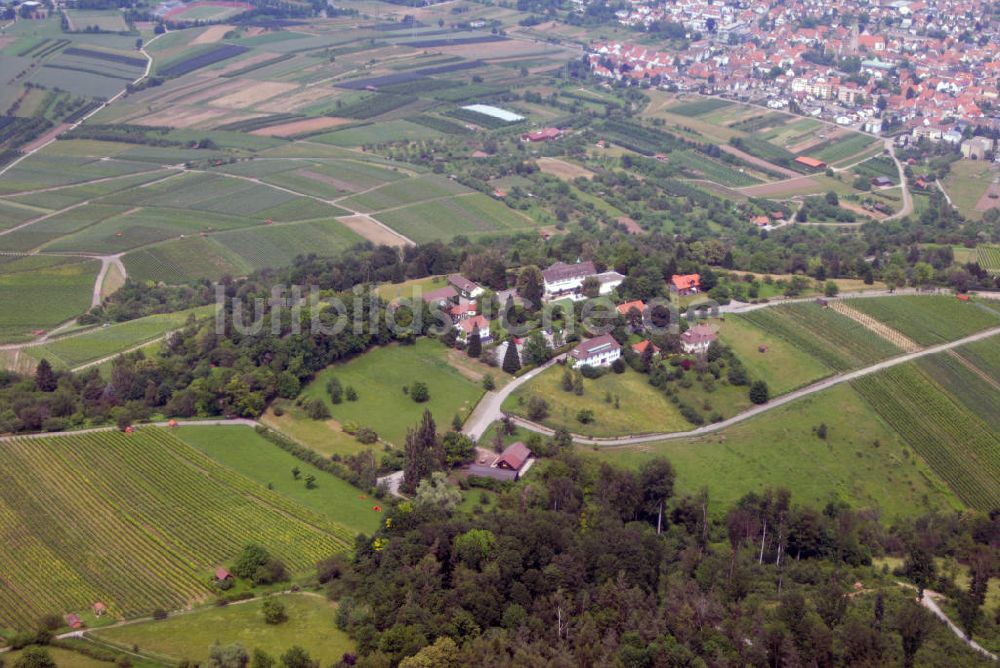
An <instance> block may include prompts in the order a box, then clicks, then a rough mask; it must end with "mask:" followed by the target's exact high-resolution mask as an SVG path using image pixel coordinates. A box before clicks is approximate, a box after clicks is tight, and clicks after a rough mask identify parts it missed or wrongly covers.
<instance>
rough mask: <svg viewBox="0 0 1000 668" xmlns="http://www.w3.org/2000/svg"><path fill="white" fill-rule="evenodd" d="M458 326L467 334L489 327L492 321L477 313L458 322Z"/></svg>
mask: <svg viewBox="0 0 1000 668" xmlns="http://www.w3.org/2000/svg"><path fill="white" fill-rule="evenodd" d="M458 326H459V327H460V328H461V329H462V331H463V332H465V333H466V334H471V333H472V332H473V331H476V332H478V331H479V330H482V329H489V328H490V321H489V320H487V319H486V318H484V317H483V316H481V315H476V316H473V317H471V318H468V319H466V320H463V321H462V322H460V323H458Z"/></svg>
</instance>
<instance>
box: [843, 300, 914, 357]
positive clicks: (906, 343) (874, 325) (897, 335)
mask: <svg viewBox="0 0 1000 668" xmlns="http://www.w3.org/2000/svg"><path fill="white" fill-rule="evenodd" d="M830 308H831V309H833V310H834V311H836V312H837V313H839V314H841V315H843V316H845V317H848V318H850V319H851V320H853V321H854V322H856V323H858V324H859V325H861V326H862V327H864V328H865V329H867V330H868V331H870V332H873V333H875V334H877V335H878V336H880V337H882V338H883V339H885V340H886V341H888V342H889V343H891V344H893V345H896V346H899V347H900V348H901V349H902V350H903V351H904V352H908V353H915V352H917V351H918V350H920V349H921V348H922V346H921V345H920V344H919V343H917V342H916V341H914V340H913V339H911V338H909V337H908V336H906V335H904V334H903V333H902V332H900V331H898V330H896V329H893V328H892V327H890V326H889V325H887V324H885V323H884V322H881V321H879V320H877V319H876V318H874V317H872V316H870V315H868V314H867V313H863V312H862V311H859V310H857V309H856V308H854V307H853V306H849V305H848V304H847V302H844V301H841V300H838V301H833V302H830Z"/></svg>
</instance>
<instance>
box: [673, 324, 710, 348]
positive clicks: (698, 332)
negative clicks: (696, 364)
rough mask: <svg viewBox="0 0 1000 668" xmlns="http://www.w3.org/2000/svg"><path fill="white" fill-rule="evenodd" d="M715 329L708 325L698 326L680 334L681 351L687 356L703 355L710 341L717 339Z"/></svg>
mask: <svg viewBox="0 0 1000 668" xmlns="http://www.w3.org/2000/svg"><path fill="white" fill-rule="evenodd" d="M718 338H719V336H718V334H716V333H715V329H713V328H712V327H710V326H709V325H705V324H699V325H695V326H694V327H692V328H690V329H689V330H687V331H686V332H684V333H683V334H681V350H683V351H684V352H685V353H687V354H688V355H704V354H705V353H707V352H708V347H709V346H710V345H712V341H715V340H716V339H718Z"/></svg>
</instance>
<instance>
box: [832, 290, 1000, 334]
mask: <svg viewBox="0 0 1000 668" xmlns="http://www.w3.org/2000/svg"><path fill="white" fill-rule="evenodd" d="M848 304H849V305H850V306H852V307H853V308H856V309H857V310H859V311H861V312H863V313H867V314H868V315H870V316H872V317H874V318H875V319H876V320H880V321H882V322H883V323H885V324H886V325H889V326H890V327H892V328H893V329H895V330H897V331H899V332H902V333H903V334H904V335H906V336H907V337H909V338H911V339H913V340H914V341H916V342H917V343H919V344H921V345H924V346H929V345H934V344H937V343H945V342H947V341H955V340H957V339H960V338H962V337H965V336H969V335H970V334H975V333H976V332H980V331H982V330H984V329H988V328H990V327H997V326H1000V313H998V312H995V311H991V310H989V309H982V308H978V306H977V305H976V304H975V303H973V302H963V301H960V300H958V299H955V297H953V296H944V295H918V296H899V297H876V298H865V299H851V300H848Z"/></svg>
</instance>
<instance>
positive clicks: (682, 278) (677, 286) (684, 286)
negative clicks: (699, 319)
mask: <svg viewBox="0 0 1000 668" xmlns="http://www.w3.org/2000/svg"><path fill="white" fill-rule="evenodd" d="M700 290H701V276H700V275H699V274H674V275H673V276H671V277H670V291H671V292H675V293H677V294H678V295H679V296H681V297H685V296H687V295H696V294H698V292H699V291H700Z"/></svg>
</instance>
